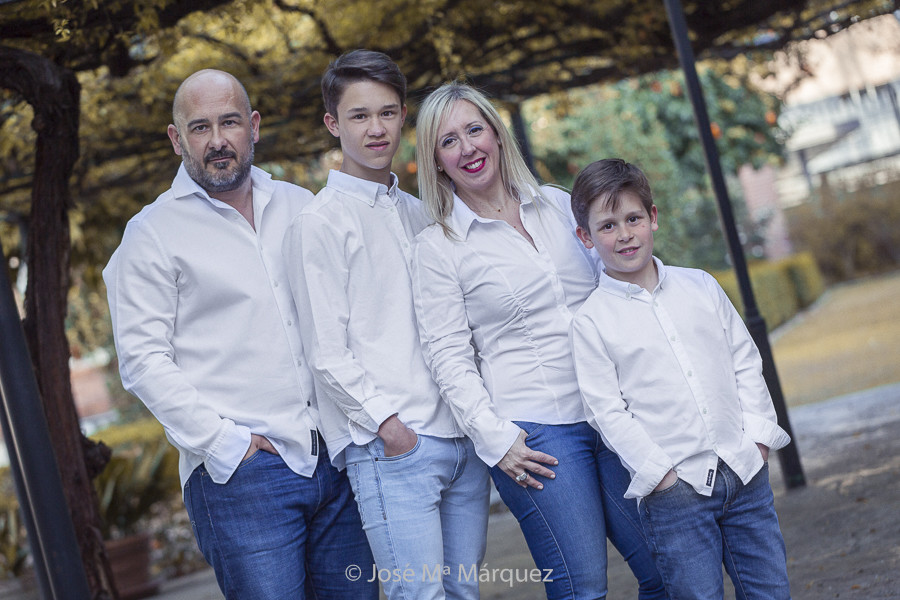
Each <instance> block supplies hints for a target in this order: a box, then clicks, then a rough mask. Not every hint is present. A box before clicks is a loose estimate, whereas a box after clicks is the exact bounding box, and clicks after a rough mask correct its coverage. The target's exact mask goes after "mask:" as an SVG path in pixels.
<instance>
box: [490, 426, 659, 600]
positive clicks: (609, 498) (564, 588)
mask: <svg viewBox="0 0 900 600" xmlns="http://www.w3.org/2000/svg"><path fill="white" fill-rule="evenodd" d="M516 424H517V425H518V426H519V427H521V428H522V429H524V430H525V432H526V433H527V434H528V437H527V438H526V439H525V443H526V444H527V445H528V447H529V448H531V449H532V450H539V451H541V452H546V453H547V454H550V455H551V456H554V457H556V458H557V459H558V460H559V465H558V466H555V467H550V468H551V469H552V470H553V471H554V473H556V478H555V479H546V478H544V477H540V476H537V479H538V480H539V481H541V483H543V484H544V489H542V490H536V489H534V488H531V487H529V488H524V489H523V488H522V487H520V486H519V485H518V484H517V483H516V482H515V481H513V479H512V478H511V477H510V476H509V475H507V474H506V473H504V472H503V471H502V470H501V469H500V468H499V467H494V468H492V469H491V477H493V479H494V484H495V485H496V486H497V491H498V492H500V497H501V498H502V499H503V501H504V502H505V503H506V505H507V506H508V507H509V509H510V511H511V512H512V513H513V515H515V517H516V519H518V521H519V525H520V526H521V528H522V533H523V534H524V535H525V541H526V542H527V543H528V548H529V550H531V556H532V558H534V562H535V565H536V566H537V567H538V568H539V569H542V570H546V569H552V572H551V573H550V578H551V579H552V580H553V581H552V582H547V583H545V584H544V585H545V588H546V591H547V598H548V599H551V600H556V599H562V598H565V599H576V598H579V599H580V598H606V591H607V590H606V537H607V535H608V536H609V539H610V540H611V541H612V543H613V545H614V546H615V547H616V549H617V550H618V551H619V552H620V553H621V554H622V556H624V557H625V560H627V561H628V566H629V567H631V570H632V572H633V573H634V574H635V576H636V577H637V579H638V582H639V585H640V590H639V598H641V600H647V599H654V598H666V593H665V590H664V589H663V585H662V580H661V579H660V577H659V573H658V572H657V570H656V566H655V565H654V564H653V558H652V556H651V554H650V549H649V547H648V546H647V543H646V541H645V540H644V535H643V532H642V531H641V525H640V518H639V517H638V514H637V506H636V504H635V502H634V500H626V499H625V498H624V495H625V490H626V488H627V487H628V484H629V482H630V479H631V478H630V476H629V474H628V471H626V470H625V467H623V466H622V463H621V462H620V461H619V458H618V457H617V456H616V455H615V454H613V453H612V452H611V451H610V450H609V449H607V448H606V446H605V445H604V444H603V441H602V440H601V439H600V435H599V434H598V433H597V432H596V431H595V430H594V429H593V428H592V427H591V426H590V425H588V424H587V423H586V422H581V423H574V424H571V425H542V424H539V423H530V422H525V421H517V422H516Z"/></svg>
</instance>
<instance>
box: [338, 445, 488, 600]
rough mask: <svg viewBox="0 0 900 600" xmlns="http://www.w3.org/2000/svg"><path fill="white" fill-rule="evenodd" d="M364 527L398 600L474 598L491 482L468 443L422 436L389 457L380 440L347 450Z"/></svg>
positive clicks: (383, 579) (378, 575) (381, 575)
mask: <svg viewBox="0 0 900 600" xmlns="http://www.w3.org/2000/svg"><path fill="white" fill-rule="evenodd" d="M344 455H345V456H346V458H347V475H348V477H349V478H350V485H351V486H352V487H353V491H354V493H355V494H356V501H357V503H358V504H359V512H360V514H361V515H362V521H363V528H364V529H365V531H366V535H367V536H368V538H369V544H370V545H371V547H372V552H373V554H374V555H375V562H376V563H377V564H378V572H377V573H373V572H372V570H370V571H369V572H368V573H367V574H365V575H364V577H365V578H367V579H371V578H372V577H373V576H375V577H376V578H377V579H378V580H379V581H381V583H382V584H383V586H384V591H385V594H387V597H388V598H390V599H391V600H398V599H404V600H437V599H441V598H454V599H472V600H477V598H478V597H479V596H478V569H479V568H480V567H481V563H482V561H483V560H484V551H485V547H486V544H487V524H488V506H489V503H490V480H489V477H488V469H487V465H485V464H484V463H483V462H482V461H481V459H479V458H478V456H476V454H475V448H474V447H473V445H472V442H471V440H469V439H468V438H439V437H432V436H427V435H419V439H418V441H417V442H416V445H415V447H413V449H412V450H410V451H409V452H406V453H405V454H401V455H399V456H391V457H385V456H384V444H383V442H382V441H381V440H380V439H379V438H376V439H374V440H372V441H371V442H369V443H368V444H367V445H365V446H356V445H352V444H351V445H350V446H348V447H347V448H346V449H345V450H344Z"/></svg>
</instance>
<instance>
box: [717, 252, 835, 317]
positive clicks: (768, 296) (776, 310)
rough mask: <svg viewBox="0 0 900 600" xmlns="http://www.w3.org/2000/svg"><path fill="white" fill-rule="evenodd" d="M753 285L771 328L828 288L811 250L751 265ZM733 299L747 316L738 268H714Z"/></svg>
mask: <svg viewBox="0 0 900 600" xmlns="http://www.w3.org/2000/svg"><path fill="white" fill-rule="evenodd" d="M749 272H750V285H751V286H752V287H753V297H754V298H755V299H756V306H757V308H758V309H759V313H760V315H762V318H763V319H764V320H765V322H766V327H767V329H769V330H772V329H774V328H775V327H778V326H779V325H781V324H783V323H785V322H787V321H788V320H789V319H790V318H791V317H793V316H794V315H795V314H797V312H798V311H799V310H800V309H801V308H804V307H806V306H809V305H810V304H812V303H813V302H814V301H815V300H816V299H817V298H818V297H819V296H820V295H821V294H822V292H823V291H824V286H823V284H822V275H821V273H820V272H819V268H818V266H817V265H816V263H815V261H814V260H813V259H812V257H811V256H810V255H809V254H798V255H795V256H790V257H787V258H784V259H781V260H777V261H771V262H758V263H752V264H751V265H749ZM711 274H712V276H713V277H715V278H716V281H718V282H719V285H721V286H722V289H723V290H725V294H726V295H727V296H728V298H729V299H730V300H731V303H732V304H734V306H735V307H736V308H737V310H738V312H739V313H741V316H744V306H743V300H742V299H741V294H740V289H739V287H738V284H737V279H736V277H735V274H734V271H731V270H727V271H725V270H723V271H712V272H711Z"/></svg>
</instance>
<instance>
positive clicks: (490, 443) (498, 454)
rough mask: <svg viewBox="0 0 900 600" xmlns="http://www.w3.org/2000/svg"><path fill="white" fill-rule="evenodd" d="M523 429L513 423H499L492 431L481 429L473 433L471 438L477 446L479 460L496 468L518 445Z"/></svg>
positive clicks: (476, 451)
mask: <svg viewBox="0 0 900 600" xmlns="http://www.w3.org/2000/svg"><path fill="white" fill-rule="evenodd" d="M520 431H522V429H521V428H520V427H519V426H518V425H516V424H515V423H513V422H511V421H498V422H497V425H496V426H495V427H492V428H491V429H490V430H485V429H481V430H479V431H477V432H472V435H470V436H469V437H470V438H471V439H472V443H473V444H474V446H475V453H476V454H477V455H478V458H480V459H481V460H483V461H484V463H485V464H486V465H487V466H489V467H494V466H496V465H497V463H498V462H500V459H502V458H503V457H504V456H506V453H507V452H509V449H510V448H512V445H513V444H515V443H516V439H517V438H518V437H519V432H520Z"/></svg>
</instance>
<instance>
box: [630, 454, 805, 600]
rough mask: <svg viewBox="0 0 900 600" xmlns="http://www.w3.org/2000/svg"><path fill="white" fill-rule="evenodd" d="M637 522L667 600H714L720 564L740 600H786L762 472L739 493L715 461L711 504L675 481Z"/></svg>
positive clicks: (646, 504) (782, 558) (780, 546)
mask: <svg viewBox="0 0 900 600" xmlns="http://www.w3.org/2000/svg"><path fill="white" fill-rule="evenodd" d="M640 515H641V522H642V523H643V526H644V531H645V532H646V533H647V539H648V540H649V543H650V546H651V548H653V552H654V557H655V558H656V564H657V566H658V567H659V571H660V573H661V574H662V577H663V580H664V581H665V582H666V588H667V589H668V590H669V596H670V597H671V598H672V600H683V599H685V598H692V599H694V598H695V599H698V600H700V599H703V600H707V599H709V600H712V599H716V600H721V598H722V595H723V593H724V583H723V581H722V564H723V563H724V565H725V570H726V571H727V572H728V575H729V576H730V577H731V581H732V582H733V583H734V589H735V596H736V597H737V598H738V599H739V600H743V599H754V600H763V599H765V600H785V599H788V598H790V597H791V594H790V589H789V584H788V577H787V558H786V555H785V549H784V539H783V538H782V536H781V529H780V528H779V526H778V516H777V515H776V514H775V503H774V499H773V497H772V488H771V486H770V485H769V467H768V464H766V465H765V466H763V468H762V470H760V472H759V473H757V474H756V475H755V476H754V477H753V479H751V480H750V481H749V482H748V483H747V484H746V485H744V484H743V483H742V482H741V479H740V478H739V477H738V476H737V475H735V473H734V471H732V470H731V469H730V468H729V467H728V465H726V464H725V463H724V462H723V461H721V460H720V461H719V468H718V474H717V475H716V481H715V484H714V486H713V493H712V496H709V497H707V496H702V495H700V494H698V493H697V492H696V491H694V488H693V487H691V485H690V484H688V483H686V482H684V481H682V480H681V479H679V480H678V481H676V482H675V484H673V485H672V486H671V487H668V488H666V489H664V490H660V491H658V492H654V493H652V494H650V495H649V496H646V497H645V498H643V499H642V500H641V506H640Z"/></svg>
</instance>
